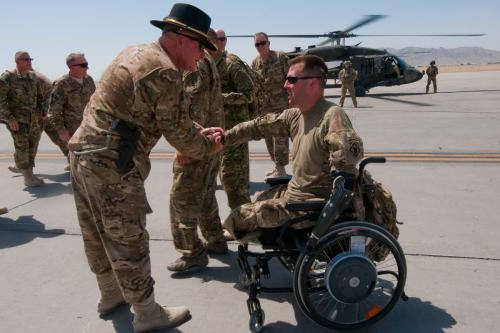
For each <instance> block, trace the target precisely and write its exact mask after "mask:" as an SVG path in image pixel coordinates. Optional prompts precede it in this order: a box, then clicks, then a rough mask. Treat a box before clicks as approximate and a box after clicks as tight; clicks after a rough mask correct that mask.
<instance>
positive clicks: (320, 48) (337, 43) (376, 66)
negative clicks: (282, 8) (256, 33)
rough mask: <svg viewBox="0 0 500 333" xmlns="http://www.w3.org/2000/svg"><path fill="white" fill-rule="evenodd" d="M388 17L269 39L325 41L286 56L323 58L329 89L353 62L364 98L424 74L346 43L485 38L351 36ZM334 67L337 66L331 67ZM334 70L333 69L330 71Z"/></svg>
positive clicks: (358, 89) (389, 56)
mask: <svg viewBox="0 0 500 333" xmlns="http://www.w3.org/2000/svg"><path fill="white" fill-rule="evenodd" d="M384 17H386V15H366V16H364V17H363V18H362V19H361V20H359V21H358V22H356V23H355V24H353V25H352V26H350V27H349V28H347V29H345V30H342V31H331V32H328V33H324V34H310V35H303V34H299V35H268V37H276V38H326V40H324V41H322V42H321V43H319V44H317V45H311V46H309V47H307V48H306V49H302V48H300V47H296V48H295V50H294V51H291V52H287V55H288V56H289V57H290V58H293V57H296V56H299V55H305V54H313V55H317V56H319V57H321V58H322V59H323V60H324V61H325V62H326V63H327V64H328V65H329V69H328V76H327V77H328V79H332V80H334V83H333V84H328V85H327V88H336V87H340V84H339V83H338V82H337V79H338V74H339V71H340V70H341V69H342V67H343V62H344V61H346V60H349V61H351V63H352V67H353V68H354V69H356V70H357V71H358V79H357V81H356V95H358V96H364V95H365V93H366V92H367V91H369V89H371V88H373V87H378V86H394V85H401V84H407V83H412V82H416V81H418V80H420V79H421V78H422V76H423V73H422V72H420V71H419V70H417V69H416V68H415V67H413V66H411V65H409V64H408V63H406V62H405V61H404V60H403V59H402V58H401V57H400V56H397V55H395V54H391V53H389V52H387V51H386V50H381V49H373V48H367V47H361V46H359V44H361V43H358V44H356V45H354V46H346V45H345V39H346V38H352V37H382V36H411V37H417V36H425V37H436V36H440V37H474V36H484V34H432V35H357V34H353V33H351V31H353V30H354V29H357V28H360V27H362V26H364V25H366V24H369V23H372V22H374V21H377V20H379V19H382V18H384ZM228 37H253V35H229V36H228ZM332 64H334V65H333V66H332ZM330 66H332V67H330Z"/></svg>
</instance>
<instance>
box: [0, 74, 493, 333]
mask: <svg viewBox="0 0 500 333" xmlns="http://www.w3.org/2000/svg"><path fill="white" fill-rule="evenodd" d="M425 83H426V82H425V81H424V80H421V81H420V82H416V83H413V84H410V85H403V86H399V87H384V88H374V89H373V90H372V91H371V92H369V93H368V95H367V96H366V97H363V98H359V99H358V101H359V105H360V108H357V109H355V108H352V107H351V106H352V104H351V100H350V99H346V105H345V106H346V110H347V112H348V114H349V116H350V117H351V120H352V122H353V124H354V127H355V128H356V129H357V131H358V133H359V134H360V136H361V137H362V138H363V140H364V144H365V151H366V152H367V154H368V155H382V156H384V155H385V156H388V157H389V161H388V163H386V164H384V165H370V166H369V167H368V168H369V170H370V171H371V172H372V174H373V175H374V178H375V179H377V180H379V181H381V182H382V183H384V184H385V185H386V186H387V187H388V188H389V189H390V190H391V191H392V193H393V195H394V198H395V200H396V203H397V205H398V218H399V220H401V221H403V222H404V224H403V225H401V226H400V232H401V235H400V238H399V242H400V243H401V245H402V247H403V249H404V251H405V253H406V259H407V263H408V277H407V281H406V288H405V291H406V293H407V295H408V296H409V301H408V302H403V301H400V302H398V304H397V305H396V306H395V308H394V309H393V311H392V312H391V313H389V314H388V315H387V316H386V317H385V318H384V319H382V320H381V321H380V322H378V323H376V324H375V325H373V326H371V327H368V328H366V329H363V330H359V331H358V332H370V333H375V332H410V333H413V332H415V333H417V332H418V333H421V332H425V333H427V332H495V331H497V330H498V323H499V317H500V315H499V313H500V284H499V283H498V277H499V276H500V242H499V241H498V239H499V237H500V223H499V222H500V218H499V214H498V211H497V209H498V207H499V206H500V196H499V190H498V189H499V188H500V130H499V129H500V93H499V92H500V72H498V71H497V72H480V73H479V72H478V73H450V74H441V75H439V76H438V89H439V92H438V93H437V94H432V93H431V94H425V93H424V91H425ZM338 93H339V91H338V90H331V91H328V92H327V95H328V97H329V98H333V100H334V101H338ZM0 138H2V139H1V140H0V170H2V172H1V174H2V177H1V178H0V191H1V193H2V200H1V201H0V208H1V207H8V208H9V212H8V213H7V214H5V215H2V216H0V267H1V273H0V295H1V297H0V332H2V333H3V332H12V333H17V332H20V333H21V332H22V333H31V332H37V333H38V332H57V333H58V332H65V333H66V332H78V333H84V332H85V333H101V332H103V333H104V332H120V333H125V332H132V325H131V322H132V318H133V315H132V313H131V311H130V309H129V308H126V307H125V308H122V309H120V310H119V311H118V312H117V313H116V314H114V315H112V316H110V317H108V318H106V319H101V318H99V317H98V316H97V313H96V304H97V300H98V289H97V285H96V282H95V278H94V277H93V274H91V272H90V270H89V268H88V265H87V261H86V258H85V255H84V252H83V243H82V239H81V233H80V229H79V226H78V222H77V219H76V212H75V207H74V202H73V198H72V191H71V185H70V177H69V173H67V172H64V171H63V168H64V166H65V165H66V161H65V159H64V158H63V156H62V155H61V154H60V153H59V152H58V151H57V147H55V146H54V145H53V144H52V143H51V142H50V141H49V140H48V138H47V137H46V136H45V135H44V136H43V138H42V141H41V144H40V149H39V155H38V158H37V162H36V163H37V165H36V168H35V173H36V174H38V175H39V176H41V177H42V178H43V179H44V180H45V182H46V185H45V186H43V187H41V188H25V187H24V185H23V181H22V177H19V176H18V175H15V174H12V173H10V172H9V171H8V170H7V166H8V165H10V164H12V163H13V158H12V152H13V146H12V141H11V138H10V135H9V133H8V132H7V130H6V129H5V127H4V126H2V127H1V128H0ZM172 151H173V150H172V148H171V147H170V146H169V145H168V144H167V143H166V142H165V141H164V140H163V139H162V141H161V142H160V143H159V145H158V146H157V148H156V149H155V150H154V153H153V154H152V157H153V159H152V170H151V174H150V176H149V178H148V179H147V181H146V190H147V194H148V199H149V201H150V204H151V206H152V208H153V213H152V214H151V215H148V222H147V223H148V225H147V229H148V231H149V233H150V236H151V241H150V247H151V261H152V274H153V277H154V278H155V280H156V284H155V293H156V298H157V300H158V302H159V303H161V304H163V305H171V306H173V305H181V304H183V305H187V306H189V308H190V309H191V313H192V318H191V319H190V320H189V321H188V322H186V323H184V324H183V325H182V326H180V327H178V328H176V329H172V330H170V331H169V332H196V333H198V332H207V333H208V332H217V333H226V332H248V331H249V329H248V319H249V316H248V311H247V307H246V299H247V294H246V292H244V291H241V290H239V289H238V288H236V283H237V281H238V268H237V263H236V256H235V251H236V249H237V244H236V243H231V244H230V252H229V254H227V255H219V256H213V257H212V258H211V260H210V263H209V266H208V268H207V269H205V270H202V271H199V272H196V273H193V274H188V275H175V274H174V275H172V274H171V273H170V272H168V271H167V270H166V265H167V264H168V263H170V262H171V261H173V260H174V259H176V258H177V257H178V256H179V255H178V253H176V251H175V249H174V246H173V243H172V236H171V233H170V226H169V214H168V198H169V190H170V187H171V169H172V165H171V164H172V160H171V158H169V156H171V154H170V153H171V152H172ZM250 151H251V153H252V159H251V193H252V194H254V193H255V192H256V191H259V190H263V189H265V188H266V185H265V184H264V183H263V176H264V173H265V171H267V170H269V169H271V168H272V163H271V162H270V161H269V160H268V159H267V158H266V154H265V153H266V150H265V145H264V143H263V141H260V142H254V143H251V145H250ZM288 171H289V172H291V169H290V166H288ZM217 197H218V200H219V206H220V214H221V217H222V218H224V217H225V216H227V214H228V213H229V209H228V207H227V201H226V198H225V193H224V192H223V191H222V190H218V191H217ZM271 266H272V267H271V270H272V272H273V274H272V277H271V279H270V280H269V281H265V282H267V284H268V285H287V284H290V283H291V277H290V275H289V274H288V273H287V272H285V271H284V269H283V268H281V266H280V265H279V264H278V263H273V265H271ZM260 299H261V303H262V308H263V309H264V311H265V312H266V321H265V326H264V329H263V332H269V333H270V332H280V333H288V332H290V333H291V332H333V331H332V330H329V329H325V328H323V327H321V326H319V325H317V324H316V323H314V322H312V321H310V320H309V319H308V318H307V317H305V316H304V315H303V314H302V313H301V312H300V310H299V309H298V308H296V306H295V300H294V299H293V295H291V294H263V295H261V296H260Z"/></svg>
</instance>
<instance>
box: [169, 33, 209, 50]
mask: <svg viewBox="0 0 500 333" xmlns="http://www.w3.org/2000/svg"><path fill="white" fill-rule="evenodd" d="M174 33H176V34H178V35H181V36H184V37H186V38H188V39H191V40H194V41H195V42H198V48H199V49H200V51H203V49H204V46H203V43H202V41H201V40H200V39H198V38H196V37H194V36H189V35H186V34H183V33H181V32H179V31H174Z"/></svg>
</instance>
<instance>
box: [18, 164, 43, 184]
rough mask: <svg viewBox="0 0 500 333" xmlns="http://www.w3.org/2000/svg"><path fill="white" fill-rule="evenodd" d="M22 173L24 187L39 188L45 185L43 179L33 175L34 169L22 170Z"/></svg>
mask: <svg viewBox="0 0 500 333" xmlns="http://www.w3.org/2000/svg"><path fill="white" fill-rule="evenodd" d="M21 173H22V174H23V176H24V185H26V186H28V187H39V186H42V185H43V184H45V183H44V181H43V180H42V179H40V178H38V177H36V176H35V175H34V174H33V168H28V169H21Z"/></svg>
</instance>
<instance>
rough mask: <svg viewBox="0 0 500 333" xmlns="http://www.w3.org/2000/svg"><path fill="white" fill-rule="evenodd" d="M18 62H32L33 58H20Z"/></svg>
mask: <svg viewBox="0 0 500 333" xmlns="http://www.w3.org/2000/svg"><path fill="white" fill-rule="evenodd" d="M19 60H22V61H32V60H33V58H21V59H19Z"/></svg>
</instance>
